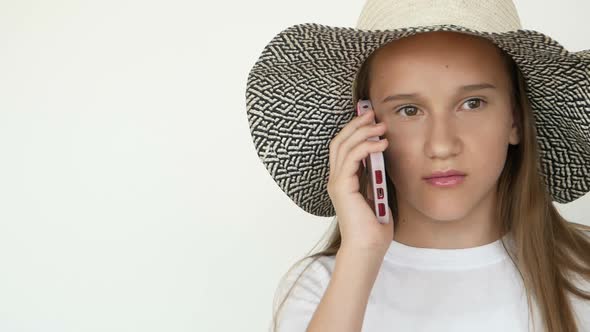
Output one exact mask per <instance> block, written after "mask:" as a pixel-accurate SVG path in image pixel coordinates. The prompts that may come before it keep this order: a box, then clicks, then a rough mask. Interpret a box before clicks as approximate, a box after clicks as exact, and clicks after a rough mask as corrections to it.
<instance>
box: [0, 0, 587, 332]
mask: <svg viewBox="0 0 590 332" xmlns="http://www.w3.org/2000/svg"><path fill="white" fill-rule="evenodd" d="M363 3H364V0H356V1H340V0H322V1H317V0H297V1H279V0H256V1H229V2H228V1H211V2H204V1H179V0H171V1H149V0H148V1H137V0H135V1H134V0H117V1H113V0H106V1H66V0H55V1H39V0H33V1H14V0H13V1H10V0H4V1H2V2H0V331H6V332H12V331H27V332H28V331H43V332H49V331H72V332H73V331H126V332H127V331H143V332H148V331H208V332H209V331H264V330H266V328H267V326H268V323H269V321H270V314H271V302H272V296H273V294H274V291H275V287H276V285H277V282H278V280H279V278H280V276H282V274H283V273H284V272H285V271H286V270H287V268H288V267H289V266H291V264H292V263H293V262H294V261H295V260H297V259H298V258H300V257H302V255H305V254H306V253H307V252H308V251H309V250H310V249H311V248H312V247H313V246H314V245H315V244H316V242H317V241H318V240H319V239H320V237H321V236H322V235H323V233H324V231H325V230H326V228H327V227H328V225H329V221H330V220H331V218H317V217H313V216H311V215H308V214H307V213H305V212H304V211H302V210H300V209H299V208H297V207H296V206H295V205H294V203H292V202H291V201H290V199H289V198H288V197H287V196H286V195H284V194H283V193H282V191H281V190H280V189H279V188H278V186H277V185H276V184H275V183H274V182H273V180H272V179H271V177H270V176H269V174H268V173H267V171H266V170H265V168H264V167H263V165H262V163H261V162H260V160H259V159H258V157H257V156H256V153H255V151H254V147H253V144H252V142H251V140H250V133H249V128H248V124H247V120H246V113H245V97H244V93H245V92H244V89H245V84H246V77H247V74H248V72H249V70H250V68H251V66H252V65H253V64H254V62H255V61H256V59H257V58H258V56H259V54H260V52H261V51H262V48H263V47H264V45H266V43H267V42H268V41H270V39H271V38H272V37H273V36H274V35H275V34H276V33H278V32H279V31H280V30H282V29H284V28H286V27H288V26H290V25H293V24H297V23H306V22H316V23H321V24H327V25H333V26H352V25H354V24H355V22H356V18H357V15H358V12H359V11H360V9H361V8H362V5H363ZM517 7H518V9H519V10H520V14H521V18H522V21H523V24H524V25H525V26H526V27H527V28H529V29H539V30H541V31H543V32H546V33H548V34H550V35H552V36H554V38H555V39H557V40H558V41H560V42H561V43H562V44H563V45H564V46H566V47H568V48H569V49H570V50H572V51H577V50H581V49H583V48H590V40H589V39H588V35H589V33H588V32H590V25H588V20H587V13H588V12H590V3H589V2H588V1H585V0H584V1H582V0H579V1H575V0H563V1H559V2H551V1H543V2H542V5H539V2H538V1H534V0H527V1H518V2H517ZM582 31H583V32H584V34H583V33H581V32H582ZM222 198H223V199H224V200H226V201H228V202H229V203H228V204H229V205H225V204H224V203H222V202H221V199H222ZM589 203H590V195H586V196H585V197H583V198H581V199H579V200H577V201H575V202H573V203H571V204H568V205H566V206H559V208H560V210H561V211H563V213H564V214H565V215H566V216H567V217H568V218H571V219H573V220H577V221H579V222H588V220H589V218H588V216H590V204H589Z"/></svg>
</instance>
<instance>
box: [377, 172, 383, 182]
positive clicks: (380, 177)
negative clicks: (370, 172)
mask: <svg viewBox="0 0 590 332" xmlns="http://www.w3.org/2000/svg"><path fill="white" fill-rule="evenodd" d="M375 181H376V182H377V183H378V184H379V183H381V182H383V177H382V175H381V171H375Z"/></svg>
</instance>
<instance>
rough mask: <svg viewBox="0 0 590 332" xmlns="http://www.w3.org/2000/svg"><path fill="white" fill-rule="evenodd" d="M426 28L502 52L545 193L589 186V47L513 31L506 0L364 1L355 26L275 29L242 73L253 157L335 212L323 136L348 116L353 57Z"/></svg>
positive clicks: (324, 211) (288, 186) (301, 201)
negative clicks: (522, 84) (522, 94)
mask: <svg viewBox="0 0 590 332" xmlns="http://www.w3.org/2000/svg"><path fill="white" fill-rule="evenodd" d="M429 31H454V32H460V33H467V34H471V35H476V36H481V37H484V38H487V39H488V40H490V41H492V42H493V43H494V44H495V45H497V46H498V47H500V48H501V49H503V50H504V51H505V52H506V53H508V54H509V55H510V56H511V57H512V58H513V59H514V61H515V62H516V64H517V65H518V67H519V68H520V70H521V72H522V74H523V76H524V78H525V81H526V85H527V91H526V93H527V96H528V98H529V100H530V103H531V106H532V108H533V111H534V115H535V123H536V126H537V133H538V141H539V147H540V153H541V168H542V174H541V175H542V176H543V177H544V180H545V184H546V185H547V187H548V189H549V192H550V194H551V195H552V198H553V200H554V201H556V202H559V203H567V202H571V201H573V200H575V199H577V198H579V197H581V196H583V195H584V194H586V193H587V192H588V191H590V50H586V51H579V52H570V51H568V50H566V49H565V48H564V47H563V46H562V45H560V44H559V43H558V42H557V41H555V40H553V39H552V38H551V37H549V36H547V35H545V34H543V33H540V32H537V31H533V30H525V29H522V28H521V23H520V19H519V17H518V13H517V11H516V8H515V6H514V4H513V2H512V1H511V0H473V1H464V0H438V1H433V0H368V1H367V2H366V3H365V6H364V7H363V9H362V11H361V14H360V17H359V20H358V22H357V26H356V28H349V27H331V26H326V25H321V24H316V23H305V24H297V25H293V26H291V27H288V28H287V29H285V30H283V31H281V32H280V33H278V34H277V35H276V36H275V37H274V38H273V39H272V40H271V41H270V42H269V43H268V44H267V45H266V46H265V47H264V49H263V51H262V54H261V55H260V57H259V59H258V60H257V61H256V63H255V64H254V66H253V68H252V69H251V70H250V72H249V75H248V80H247V86H246V107H247V117H248V122H249V125H250V131H251V135H252V139H253V141H254V145H255V147H256V150H257V153H258V156H259V157H260V159H261V160H262V162H263V164H264V166H265V167H266V169H267V170H268V171H269V173H270V174H271V176H272V177H273V179H274V180H275V181H276V183H277V184H278V185H279V187H280V188H281V189H282V190H283V191H284V192H285V193H286V194H287V195H288V196H289V197H290V198H291V199H292V200H293V201H294V202H295V203H296V204H297V205H298V206H299V207H301V208H302V209H304V210H305V211H307V212H309V213H311V214H314V215H317V216H333V215H334V214H335V211H334V207H333V206H332V202H331V200H330V197H329V196H328V192H327V183H328V175H329V158H328V157H329V144H330V141H331V140H332V138H333V137H334V136H335V135H336V134H337V133H338V132H339V131H340V130H341V129H342V127H344V126H345V125H346V124H347V123H348V122H349V121H350V120H352V118H353V117H354V116H355V107H354V105H353V100H352V86H353V80H354V78H355V76H356V73H357V71H358V70H359V69H360V67H361V64H362V63H363V62H364V61H365V59H367V57H368V56H369V55H370V54H371V53H372V52H373V51H375V50H376V49H377V48H379V47H381V46H383V45H384V44H387V43H388V42H391V41H394V40H397V39H399V38H403V37H408V36H411V35H414V34H417V33H423V32H429Z"/></svg>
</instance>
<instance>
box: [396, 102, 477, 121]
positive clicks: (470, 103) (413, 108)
mask: <svg viewBox="0 0 590 332" xmlns="http://www.w3.org/2000/svg"><path fill="white" fill-rule="evenodd" d="M485 102H486V101H485V100H483V99H481V98H471V99H468V100H467V101H466V102H464V103H463V105H465V104H468V105H469V107H473V108H468V109H470V110H473V109H475V108H479V107H481V103H485ZM405 109H412V110H414V111H412V112H410V113H411V114H408V113H406V115H407V116H408V117H409V116H414V115H415V114H416V113H415V112H416V111H417V110H418V109H417V108H416V107H415V106H404V107H400V108H399V109H398V110H397V111H395V113H399V112H401V111H402V110H405Z"/></svg>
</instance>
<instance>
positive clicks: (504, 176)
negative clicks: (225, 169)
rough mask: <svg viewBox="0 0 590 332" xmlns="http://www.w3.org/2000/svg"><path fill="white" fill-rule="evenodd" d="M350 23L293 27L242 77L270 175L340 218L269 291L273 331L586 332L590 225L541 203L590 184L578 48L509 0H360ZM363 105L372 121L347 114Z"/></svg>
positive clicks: (586, 63) (587, 104)
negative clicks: (371, 186) (373, 167)
mask: <svg viewBox="0 0 590 332" xmlns="http://www.w3.org/2000/svg"><path fill="white" fill-rule="evenodd" d="M436 26H438V27H436ZM418 27H421V28H418ZM424 27H427V28H424ZM357 28H358V29H357V30H354V29H340V28H331V27H323V26H319V25H315V24H306V25H299V26H295V27H292V28H290V29H287V30H285V31H283V32H281V34H279V35H278V36H277V37H275V38H274V39H273V41H272V42H271V43H269V45H268V46H267V47H266V48H265V52H263V54H262V56H261V58H260V60H259V61H258V62H257V64H256V65H255V67H254V68H253V70H252V71H251V73H250V76H249V80H248V88H247V97H248V111H249V120H250V125H251V129H252V135H253V138H254V141H255V143H256V144H257V149H258V152H259V155H260V157H261V158H262V160H263V162H264V163H265V165H266V166H267V168H268V170H269V172H270V173H271V174H272V175H273V177H274V179H275V180H276V181H277V183H278V184H279V185H280V186H281V188H282V189H283V190H284V191H285V192H286V193H287V194H288V195H289V196H290V197H291V198H292V199H293V200H294V201H295V202H296V203H297V204H298V205H299V206H301V207H302V208H304V209H305V210H306V211H308V212H310V213H313V214H315V215H330V214H331V213H332V211H333V212H335V214H336V216H337V217H336V219H335V223H334V224H333V225H334V226H335V227H334V228H332V229H331V234H330V236H329V240H328V243H327V245H326V246H325V248H323V249H322V250H321V251H320V252H318V253H316V254H314V255H311V256H309V257H305V258H304V259H303V260H301V261H300V263H303V262H307V264H296V265H295V266H294V268H293V269H291V270H290V271H289V272H288V273H287V274H286V277H285V278H284V280H282V282H281V284H280V285H279V288H278V289H277V293H276V295H275V303H274V304H275V307H274V308H273V309H274V311H273V321H272V326H271V330H272V331H280V332H286V331H293V332H295V331H301V332H302V331H339V332H342V331H357V332H358V331H371V332H372V331H551V332H554V331H590V236H589V234H590V227H587V226H584V225H582V224H579V223H575V222H571V221H567V220H565V219H564V218H563V217H562V216H561V215H560V214H559V212H558V211H557V210H556V208H555V207H554V205H553V204H552V201H553V200H555V201H558V202H562V203H563V202H569V201H572V200H574V199H577V198H578V197H580V196H582V195H583V194H585V193H586V192H588V191H590V179H589V174H590V166H589V164H590V152H589V151H590V137H589V135H588V128H589V125H590V112H589V110H590V56H588V54H589V53H588V52H587V51H585V52H577V53H572V52H568V51H567V50H564V49H563V47H562V46H560V45H559V44H558V43H557V42H555V41H553V40H552V39H550V38H549V37H546V36H544V35H542V34H540V33H537V32H530V31H525V30H519V29H520V22H519V21H518V15H517V13H516V10H515V8H514V5H513V4H512V2H511V1H485V2H483V1H481V2H480V1H473V2H469V3H466V2H465V1H452V0H448V1H436V2H432V1H384V0H382V1H371V0H369V1H368V2H367V4H366V5H365V7H364V9H363V12H362V13H361V18H360V19H359V24H358V26H357ZM361 29H362V30H361ZM369 30H372V31H369ZM377 30H381V31H377ZM385 30H389V31H385ZM516 30H519V31H516ZM486 31H488V32H490V33H489V34H486ZM298 48H300V49H299V52H300V53H296V52H293V51H294V50H295V49H298ZM295 54H301V55H300V56H296V55H295ZM349 74H351V75H349ZM349 89H352V91H350V92H351V95H348V91H349ZM347 96H348V97H347ZM360 99H368V100H370V101H371V103H372V105H373V108H374V111H373V112H369V114H367V115H365V116H361V117H357V118H353V119H352V120H350V117H351V115H352V114H354V105H356V102H357V101H358V100H360ZM343 101H345V102H343ZM345 116H348V118H345ZM303 119H306V120H303ZM340 120H342V121H340ZM346 120H350V121H346ZM373 120H375V122H376V123H377V124H376V125H373V124H372V121H373ZM341 123H342V124H341ZM322 129H323V131H322ZM272 133H274V134H275V135H276V136H273V134H272ZM286 133H288V134H289V135H284V134H286ZM281 134H283V135H281ZM371 136H381V137H382V138H383V139H382V140H380V141H378V142H373V141H367V138H369V137H371ZM285 137H287V138H285ZM321 143H324V144H323V145H322V144H321ZM372 152H383V155H384V159H385V166H386V175H387V176H386V182H387V189H388V193H389V202H388V203H389V207H390V210H389V212H390V214H389V215H390V220H389V221H390V222H389V223H388V224H380V223H378V222H377V218H376V216H375V213H374V212H373V209H372V204H370V203H371V202H370V197H369V195H368V194H367V189H366V187H367V180H368V177H367V176H366V173H365V172H364V169H363V166H362V164H361V160H362V159H363V158H365V157H367V156H368V155H369V154H370V153H372ZM322 153H324V156H325V157H327V158H326V160H325V162H326V163H325V164H322V159H321V158H320V157H319V156H322ZM312 165H313V167H311V166H312ZM449 170H453V171H454V172H455V173H453V174H455V176H454V178H455V179H456V180H458V181H457V182H456V183H454V184H451V185H449V184H448V183H449V182H448V181H449V180H448V178H447V180H445V177H441V178H440V179H439V180H438V182H437V181H433V180H428V179H430V178H432V177H439V176H441V174H439V173H440V172H446V171H449ZM442 175H445V174H444V173H443V174H442ZM314 176H316V177H319V178H320V179H325V181H324V182H321V181H314V180H313V178H314ZM445 181H447V182H445ZM318 183H319V184H322V185H324V187H322V188H320V185H318ZM322 202H329V205H322ZM326 206H328V207H329V208H328V209H327V210H328V211H326ZM332 209H333V210H332ZM588 222H589V220H586V221H585V223H588Z"/></svg>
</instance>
